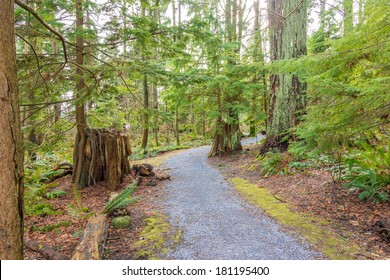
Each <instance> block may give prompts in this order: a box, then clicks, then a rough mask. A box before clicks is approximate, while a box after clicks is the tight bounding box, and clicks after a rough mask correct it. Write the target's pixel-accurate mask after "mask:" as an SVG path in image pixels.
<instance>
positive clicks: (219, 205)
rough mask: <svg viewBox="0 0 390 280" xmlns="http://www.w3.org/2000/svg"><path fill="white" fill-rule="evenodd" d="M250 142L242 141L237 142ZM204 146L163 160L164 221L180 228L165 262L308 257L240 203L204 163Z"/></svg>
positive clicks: (299, 245)
mask: <svg viewBox="0 0 390 280" xmlns="http://www.w3.org/2000/svg"><path fill="white" fill-rule="evenodd" d="M254 140H255V139H253V138H252V139H249V140H248V139H246V140H243V144H248V143H250V142H254ZM209 149H210V147H201V148H194V149H190V150H185V151H183V152H181V153H179V154H177V155H175V156H173V157H171V158H170V159H169V160H167V162H166V164H165V167H168V168H171V172H170V174H171V177H172V180H171V181H170V182H169V183H168V185H167V188H166V196H165V201H164V206H165V211H166V214H167V215H168V216H169V218H170V223H171V224H172V225H174V226H178V227H179V228H181V229H182V230H183V237H182V242H181V244H180V245H179V246H178V247H177V248H176V249H175V251H173V252H170V253H169V255H168V258H169V259H194V260H196V259H201V260H207V259H231V260H232V259H268V260H269V259H313V258H315V257H318V256H319V254H318V253H315V252H313V251H311V250H309V249H308V248H307V247H306V246H304V245H303V242H302V241H298V240H297V239H295V238H294V237H292V236H291V235H289V234H288V233H286V232H285V231H284V230H283V229H282V227H281V226H280V225H279V224H277V223H276V222H274V221H273V220H271V219H270V218H269V217H268V216H266V215H264V214H262V213H260V212H259V211H258V210H257V209H256V208H255V207H253V206H251V205H249V204H248V203H246V202H245V201H243V200H242V199H241V198H240V197H239V196H238V194H237V193H236V192H235V191H234V189H233V188H232V187H231V186H230V185H229V184H228V183H227V182H226V181H225V180H224V178H223V177H222V176H221V174H220V173H219V172H218V170H216V169H214V168H213V167H212V166H211V165H209V164H208V163H207V153H208V152H209Z"/></svg>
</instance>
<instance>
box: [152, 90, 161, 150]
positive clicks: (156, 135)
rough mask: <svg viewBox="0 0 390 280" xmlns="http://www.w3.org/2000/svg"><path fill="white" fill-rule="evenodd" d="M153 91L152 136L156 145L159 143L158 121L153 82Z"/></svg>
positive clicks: (156, 94) (155, 92) (156, 97)
mask: <svg viewBox="0 0 390 280" xmlns="http://www.w3.org/2000/svg"><path fill="white" fill-rule="evenodd" d="M152 92H153V111H154V138H155V142H156V146H157V147H158V146H159V145H160V143H159V141H158V131H159V122H158V91H157V85H156V84H153V88H152Z"/></svg>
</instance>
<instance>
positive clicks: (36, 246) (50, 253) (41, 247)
mask: <svg viewBox="0 0 390 280" xmlns="http://www.w3.org/2000/svg"><path fill="white" fill-rule="evenodd" d="M24 245H25V246H26V247H27V248H29V249H30V250H32V251H34V252H38V253H39V254H41V255H42V256H43V257H44V258H45V259H47V260H66V257H65V256H63V255H62V254H61V253H59V252H57V251H55V250H53V249H52V248H50V247H49V246H47V245H46V244H43V243H40V242H36V241H34V240H30V239H29V240H25V241H24Z"/></svg>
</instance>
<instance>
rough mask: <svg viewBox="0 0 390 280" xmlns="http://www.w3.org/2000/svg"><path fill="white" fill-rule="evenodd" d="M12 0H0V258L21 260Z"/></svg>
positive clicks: (20, 161) (19, 138) (20, 175)
mask: <svg viewBox="0 0 390 280" xmlns="http://www.w3.org/2000/svg"><path fill="white" fill-rule="evenodd" d="M14 25H15V19H14V1H10V0H2V1H0V26H1V28H0V112H1V118H0V213H1V218H0V236H1V238H0V259H2V260H9V259H23V151H22V133H21V128H20V111H19V93H18V81H17V74H16V48H15V30H14Z"/></svg>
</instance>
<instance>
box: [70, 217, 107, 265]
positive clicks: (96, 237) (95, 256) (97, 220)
mask: <svg viewBox="0 0 390 280" xmlns="http://www.w3.org/2000/svg"><path fill="white" fill-rule="evenodd" d="M107 234H108V224H107V215H105V214H96V215H95V216H93V217H91V218H89V220H88V224H87V226H86V228H85V231H84V235H83V237H82V239H81V242H80V243H79V245H77V247H76V249H75V251H74V253H73V256H72V258H71V259H72V260H100V259H101V258H102V256H103V251H104V245H105V242H106V238H107Z"/></svg>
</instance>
